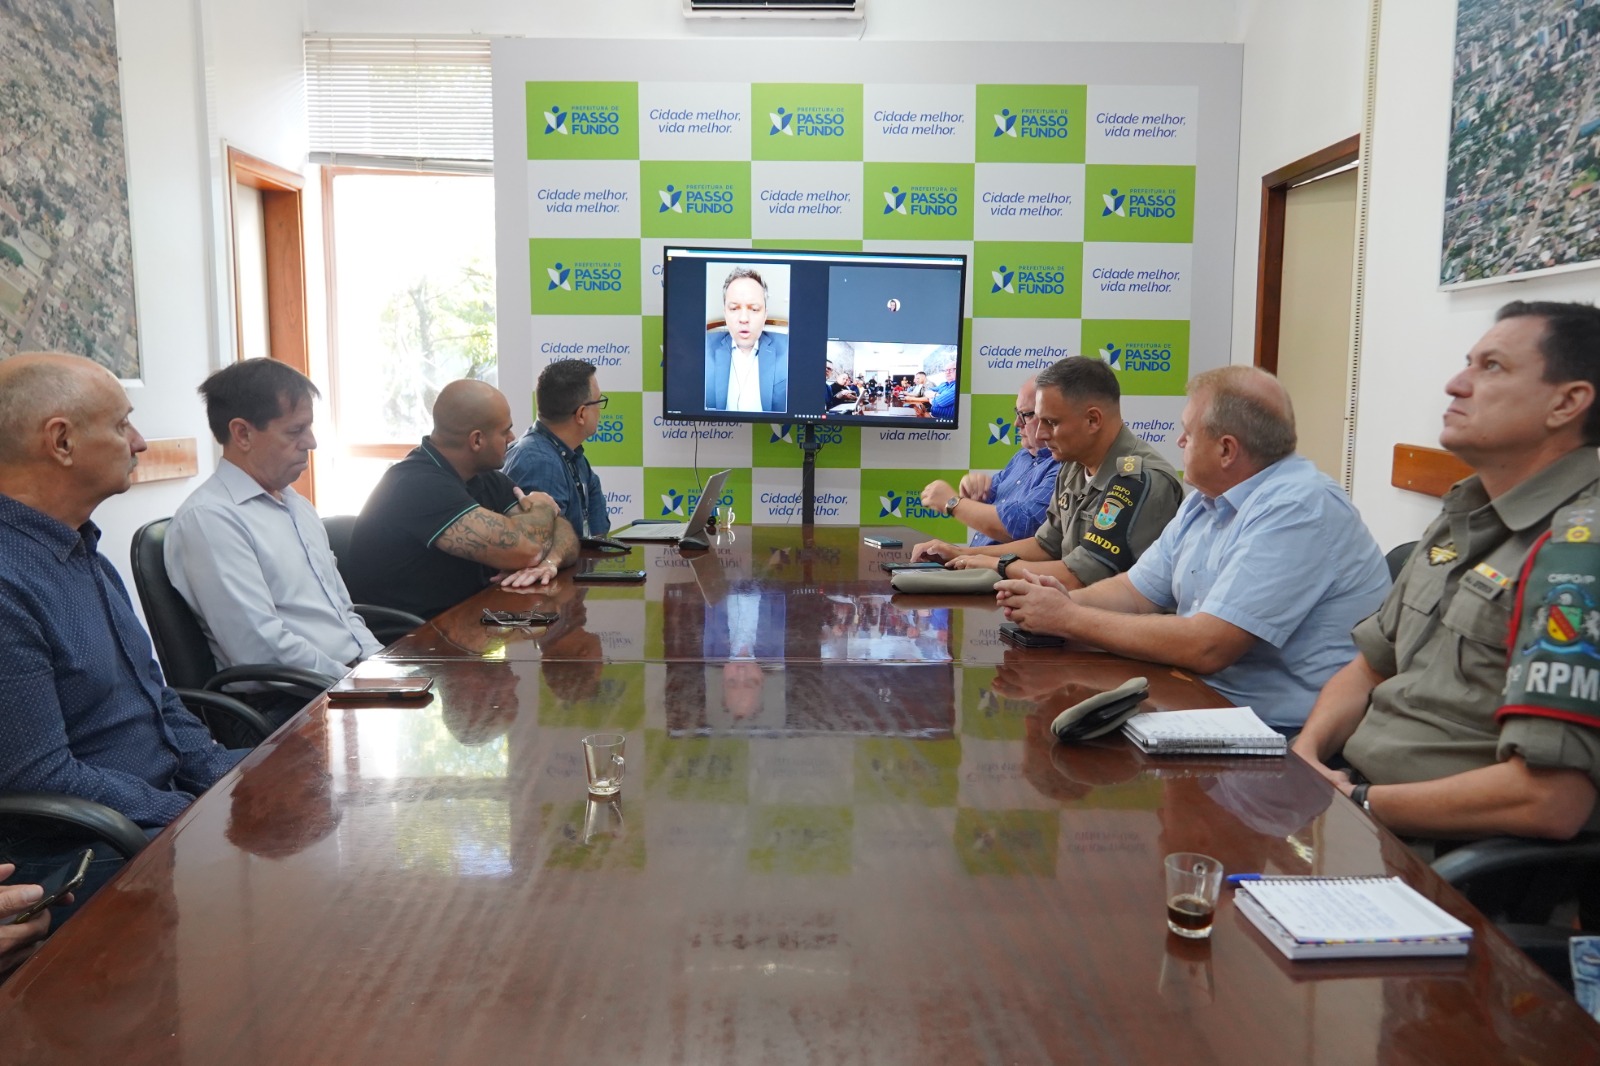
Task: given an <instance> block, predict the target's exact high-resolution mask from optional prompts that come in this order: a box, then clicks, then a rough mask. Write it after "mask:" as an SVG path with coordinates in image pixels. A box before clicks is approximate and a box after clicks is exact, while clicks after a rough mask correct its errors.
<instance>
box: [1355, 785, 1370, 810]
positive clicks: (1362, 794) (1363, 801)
mask: <svg viewBox="0 0 1600 1066" xmlns="http://www.w3.org/2000/svg"><path fill="white" fill-rule="evenodd" d="M1371 788H1372V786H1371V785H1370V784H1366V783H1365V782H1363V783H1362V784H1359V785H1357V786H1356V787H1355V788H1352V789H1351V790H1350V802H1351V803H1354V804H1355V805H1356V806H1357V807H1360V808H1361V809H1362V810H1363V811H1366V812H1367V813H1368V814H1371V813H1372V804H1370V803H1368V802H1367V792H1368V791H1369V790H1370V789H1371Z"/></svg>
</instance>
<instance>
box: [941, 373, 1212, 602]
mask: <svg viewBox="0 0 1600 1066" xmlns="http://www.w3.org/2000/svg"><path fill="white" fill-rule="evenodd" d="M1035 411H1036V412H1037V414H1036V417H1037V419H1038V428H1037V429H1035V430H1034V433H1035V435H1036V437H1037V440H1038V442H1039V444H1040V446H1042V447H1047V448H1049V449H1050V452H1051V454H1052V455H1054V456H1055V457H1056V458H1057V459H1058V460H1060V462H1061V463H1062V467H1061V472H1060V473H1059V474H1057V475H1056V487H1055V496H1054V499H1053V500H1052V501H1051V503H1050V509H1049V511H1048V512H1046V514H1045V520H1044V524H1043V525H1041V526H1040V527H1039V531H1038V532H1037V533H1036V534H1034V536H1033V537H1031V538H1028V539H1024V540H1014V541H1011V542H1010V543H1008V544H990V545H985V546H983V547H976V546H970V545H960V546H957V545H952V544H948V543H946V542H944V541H941V540H930V541H924V542H923V543H921V544H918V545H917V546H916V550H915V552H914V553H913V554H912V558H913V559H942V560H944V561H945V562H946V564H947V565H948V566H950V567H951V568H952V569H958V570H964V569H973V568H984V569H989V570H998V571H999V572H1000V576H1001V577H1012V578H1016V577H1021V576H1023V575H1024V574H1026V573H1036V574H1041V575H1048V576H1050V577H1054V578H1057V579H1058V580H1060V581H1061V582H1062V584H1064V585H1066V586H1067V587H1068V588H1081V587H1083V586H1084V585H1090V584H1093V583H1094V582H1096V581H1100V580H1103V579H1105V578H1108V577H1111V576H1113V575H1115V574H1121V573H1126V572H1127V570H1128V568H1129V567H1131V566H1132V565H1133V563H1134V560H1135V559H1137V558H1138V557H1139V555H1140V553H1141V552H1143V551H1144V550H1145V549H1146V548H1148V547H1149V546H1150V545H1151V544H1153V543H1155V540H1156V538H1157V537H1159V536H1160V535H1161V530H1162V529H1164V528H1165V527H1166V524H1167V523H1168V522H1169V521H1171V519H1172V516H1173V515H1174V514H1176V513H1177V510H1178V504H1179V503H1181V502H1183V486H1182V483H1181V482H1180V481H1179V479H1178V473H1177V471H1176V470H1174V469H1173V468H1172V464H1171V463H1169V462H1167V461H1166V460H1165V459H1163V458H1162V457H1161V454H1160V453H1159V452H1157V451H1156V450H1155V449H1154V448H1152V447H1151V446H1150V445H1148V444H1146V443H1145V442H1144V441H1142V440H1140V439H1139V438H1138V437H1137V436H1135V435H1134V433H1133V431H1132V430H1130V429H1129V428H1128V427H1127V426H1126V425H1125V424H1124V423H1123V421H1122V390H1121V388H1120V387H1119V386H1118V384H1117V376H1116V374H1115V373H1113V372H1112V370H1111V368H1110V367H1109V366H1107V365H1106V364H1105V363H1102V362H1101V361H1100V360H1098V359H1089V358H1086V357H1084V356H1078V355H1075V356H1071V357H1069V358H1066V359H1062V360H1060V361H1058V362H1056V363H1055V364H1054V365H1052V366H1050V367H1048V368H1047V369H1045V370H1044V371H1043V372H1042V373H1040V375H1039V380H1038V397H1037V402H1036V403H1035Z"/></svg>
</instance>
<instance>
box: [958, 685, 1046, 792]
mask: <svg viewBox="0 0 1600 1066" xmlns="http://www.w3.org/2000/svg"><path fill="white" fill-rule="evenodd" d="M997 672H998V671H996V669H995V668H994V667H992V666H968V667H964V668H963V669H962V671H961V694H962V698H961V735H962V736H964V737H971V738H972V739H974V740H1022V739H1023V738H1024V737H1026V736H1027V727H1026V726H1025V725H1024V724H1023V723H1024V722H1025V721H1026V720H1027V718H1028V716H1029V715H1031V714H1033V713H1034V711H1035V710H1036V709H1037V708H1036V706H1035V704H1034V701H1033V700H1016V699H1011V698H1010V697H1008V696H999V695H996V694H995V692H994V691H993V688H992V687H991V686H993V684H994V679H995V674H996V673H997ZM1044 724H1045V725H1048V724H1049V719H1048V718H1047V719H1045V721H1044ZM1053 772H1054V771H1053V770H1052V773H1053Z"/></svg>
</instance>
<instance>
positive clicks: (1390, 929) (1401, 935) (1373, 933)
mask: <svg viewBox="0 0 1600 1066" xmlns="http://www.w3.org/2000/svg"><path fill="white" fill-rule="evenodd" d="M1233 902H1234V906H1236V907H1237V908H1238V909H1239V913H1240V914H1242V915H1244V916H1245V917H1246V918H1248V919H1249V920H1250V922H1251V924H1253V925H1254V926H1255V927H1256V928H1257V929H1259V930H1261V932H1262V933H1264V934H1266V937H1267V939H1268V940H1270V941H1272V944H1273V946H1274V947H1276V948H1277V949H1278V950H1279V951H1281V952H1283V953H1284V954H1285V955H1287V956H1288V957H1289V958H1291V959H1354V958H1384V957H1389V956H1421V955H1465V954H1466V953H1467V948H1468V947H1469V946H1470V945H1471V942H1472V928H1471V927H1470V926H1468V925H1465V924H1463V923H1462V922H1459V921H1457V920H1456V919H1455V918H1452V917H1451V916H1450V915H1449V914H1447V913H1445V912H1444V911H1443V910H1441V909H1440V908H1439V907H1437V906H1436V905H1434V904H1433V903H1432V902H1430V901H1429V900H1427V899H1424V898H1423V897H1422V895H1421V893H1419V892H1417V890H1416V889H1414V888H1412V887H1411V886H1410V885H1408V884H1406V883H1405V882H1404V881H1402V880H1400V878H1398V877H1267V878H1262V879H1261V880H1259V881H1245V882H1243V883H1242V884H1240V885H1239V888H1238V891H1236V892H1235V893H1234V897H1233Z"/></svg>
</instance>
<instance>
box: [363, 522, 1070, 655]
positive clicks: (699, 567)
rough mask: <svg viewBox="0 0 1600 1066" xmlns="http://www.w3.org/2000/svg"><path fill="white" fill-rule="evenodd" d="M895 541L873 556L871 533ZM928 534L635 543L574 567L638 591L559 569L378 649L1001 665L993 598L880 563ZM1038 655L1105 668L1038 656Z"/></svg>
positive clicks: (780, 533)
mask: <svg viewBox="0 0 1600 1066" xmlns="http://www.w3.org/2000/svg"><path fill="white" fill-rule="evenodd" d="M878 535H886V536H894V537H897V538H899V539H900V540H901V541H903V546H902V547H900V548H885V549H879V548H873V547H869V546H867V545H866V544H864V543H863V542H862V537H863V536H878ZM924 539H927V534H924V533H918V532H917V531H915V530H911V529H906V528H903V527H865V528H863V529H859V530H858V529H856V528H854V527H836V526H818V527H816V528H815V530H814V531H813V532H809V533H808V532H806V531H805V530H803V529H802V527H799V526H756V527H754V528H750V527H738V528H736V529H735V530H734V531H732V532H723V533H722V534H721V535H720V536H718V537H717V538H716V539H715V542H714V543H713V544H712V547H711V549H710V550H706V551H679V550H678V548H677V546H676V545H672V544H641V545H638V546H636V547H635V548H634V550H633V551H632V552H631V553H630V554H628V555H618V556H610V557H605V558H598V559H587V560H584V561H583V562H580V563H579V564H578V566H579V568H587V567H590V566H597V567H600V568H609V569H623V568H626V569H634V570H643V571H644V572H645V579H644V580H643V581H641V582H639V583H637V584H591V583H584V582H580V581H578V580H575V579H574V578H573V577H572V576H571V572H570V571H569V572H566V573H563V575H562V576H561V577H560V578H558V579H557V580H556V582H555V583H554V584H553V585H551V586H549V587H547V588H538V589H531V590H517V591H505V590H499V589H490V590H488V591H485V592H483V593H481V594H479V595H477V596H474V597H472V598H471V599H469V600H467V601H466V602H464V603H462V604H461V605H459V606H457V607H454V608H452V609H450V610H448V611H445V612H444V613H442V614H440V615H439V616H438V617H436V618H434V619H432V620H431V621H430V622H429V623H428V624H427V625H425V626H423V627H421V628H420V629H418V630H417V631H416V632H415V633H413V634H411V635H410V636H408V637H405V638H404V639H402V640H400V641H397V642H396V643H395V644H394V645H392V646H391V647H389V648H388V649H387V650H386V651H385V652H384V657H385V658H388V659H425V660H432V659H452V658H492V659H528V660H550V659H601V660H606V661H612V662H637V661H640V660H642V659H663V660H688V661H696V662H698V661H705V660H718V659H728V658H735V657H746V658H756V659H785V660H788V661H791V662H792V661H795V660H801V659H809V660H822V661H857V662H927V661H954V662H970V663H990V664H998V663H999V662H1001V661H1002V659H1003V658H1004V656H1005V652H1006V649H1007V647H1008V646H1007V645H1006V644H1005V643H1004V642H1002V641H1001V639H1000V636H999V627H1000V623H1001V622H1003V621H1004V620H1005V619H1004V616H1003V615H1002V614H1001V612H1000V609H999V607H998V605H997V604H996V603H995V599H994V595H993V594H992V593H986V594H982V595H971V594H963V595H953V596H926V595H916V596H910V595H904V594H898V593H896V592H895V591H894V589H892V588H891V587H890V585H889V576H890V575H889V574H888V573H886V572H884V570H883V569H882V566H881V564H882V563H885V562H903V561H905V560H907V559H909V558H910V555H911V550H912V548H913V547H914V546H915V545H916V543H917V542H918V541H919V540H924ZM486 608H487V609H490V610H497V611H526V610H534V611H547V612H548V611H553V612H556V613H557V614H558V615H559V616H560V617H559V619H558V621H557V622H556V623H555V624H553V625H550V626H548V627H545V626H539V627H533V628H510V627H503V626H492V625H485V624H484V623H483V611H484V609H486ZM1040 651H1041V654H1040V658H1048V659H1054V660H1059V661H1070V660H1077V659H1082V658H1085V657H1088V658H1099V657H1100V653H1099V652H1097V651H1094V650H1092V649H1087V648H1082V647H1077V648H1072V647H1068V648H1061V649H1048V650H1045V649H1041V650H1040Z"/></svg>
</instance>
